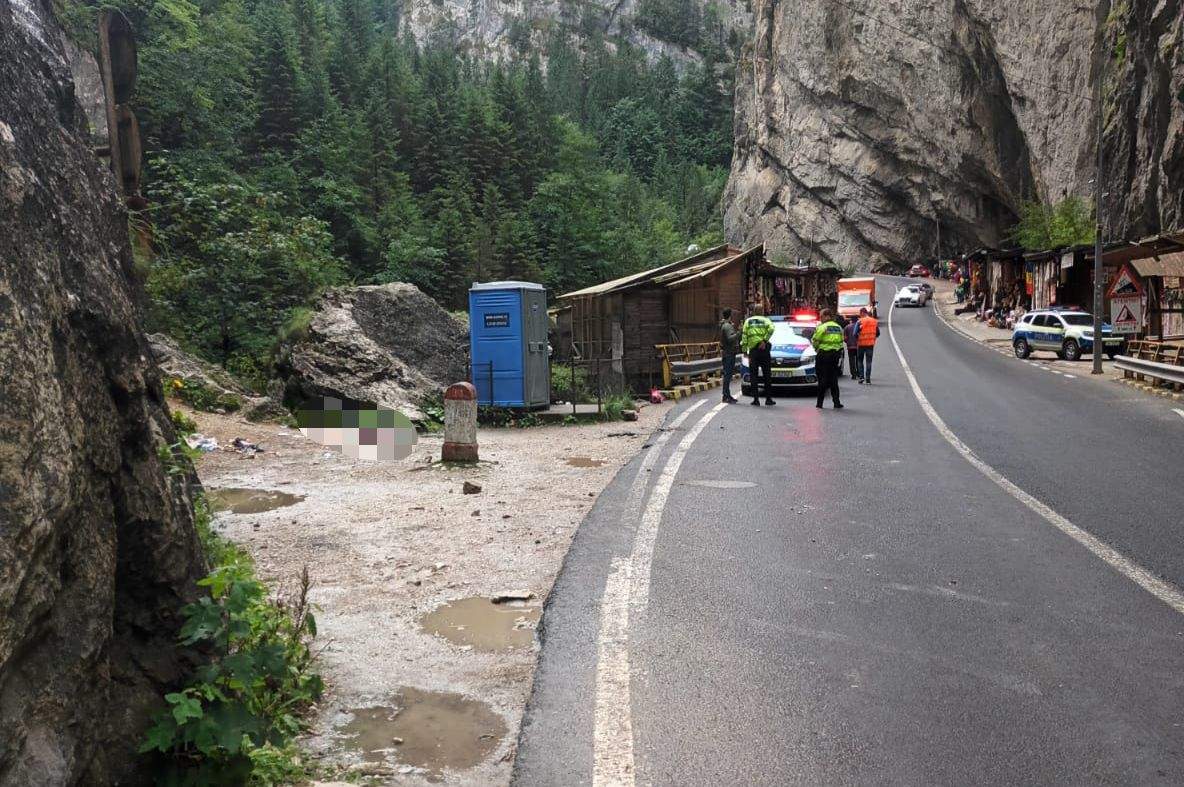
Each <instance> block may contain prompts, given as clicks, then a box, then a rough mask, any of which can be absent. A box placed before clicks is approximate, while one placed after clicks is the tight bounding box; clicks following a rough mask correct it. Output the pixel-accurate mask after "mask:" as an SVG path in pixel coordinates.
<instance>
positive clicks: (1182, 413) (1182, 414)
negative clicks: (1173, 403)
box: [1172, 407, 1184, 418]
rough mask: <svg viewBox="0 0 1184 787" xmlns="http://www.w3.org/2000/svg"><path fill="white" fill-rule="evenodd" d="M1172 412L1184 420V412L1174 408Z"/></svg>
mask: <svg viewBox="0 0 1184 787" xmlns="http://www.w3.org/2000/svg"><path fill="white" fill-rule="evenodd" d="M1172 412H1173V413H1175V414H1176V415H1178V416H1180V417H1181V418H1184V410H1181V409H1179V408H1177V407H1173V408H1172Z"/></svg>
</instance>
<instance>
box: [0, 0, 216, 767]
mask: <svg viewBox="0 0 1184 787" xmlns="http://www.w3.org/2000/svg"><path fill="white" fill-rule="evenodd" d="M48 6H49V3H48V0H46V2H44V3H42V2H41V0H16V2H0V372H2V375H0V785H75V784H86V785H92V784H94V785H103V784H113V783H122V784H129V783H131V784H134V783H142V782H146V781H148V778H149V777H148V775H147V774H143V773H139V772H138V768H139V767H141V766H142V760H141V759H140V758H139V757H137V756H136V753H135V752H136V746H137V744H138V743H139V741H140V739H141V736H142V734H143V730H144V728H145V726H146V723H147V721H148V719H149V717H150V716H151V714H152V712H153V711H154V709H155V708H156V707H157V706H158V704H159V703H160V696H161V693H162V691H166V690H168V689H169V688H170V687H174V686H176V685H177V683H178V681H179V680H180V679H181V677H182V676H183V674H184V673H185V672H186V671H187V669H188V667H189V666H190V665H187V664H186V663H185V661H184V660H183V656H182V654H181V653H180V652H179V651H178V649H177V647H176V635H177V632H178V630H179V626H180V623H181V620H180V615H179V610H180V608H181V606H182V605H183V604H185V603H187V602H188V601H190V600H192V599H193V598H195V597H196V594H197V590H198V589H197V587H196V584H195V582H196V580H197V579H198V578H199V577H200V576H201V575H202V573H203V572H204V570H205V566H204V560H203V558H202V555H201V548H200V545H199V542H198V539H197V535H196V533H195V531H194V527H193V520H192V507H191V504H190V501H189V497H188V492H187V489H186V486H187V484H188V483H189V482H190V480H191V478H192V476H191V475H189V474H187V473H184V472H182V473H175V474H170V473H169V472H168V470H169V469H170V468H176V467H181V468H182V469H183V468H184V460H183V459H180V458H177V459H174V458H172V457H171V456H170V453H169V446H170V445H171V444H173V443H174V442H175V441H176V436H175V435H174V433H173V430H172V425H171V423H170V421H169V417H168V412H167V410H166V409H165V402H164V397H163V395H162V390H161V386H160V381H159V376H158V372H157V369H156V365H155V364H154V363H153V361H152V353H151V351H150V350H149V347H148V342H147V341H146V340H145V338H144V334H143V333H142V332H141V329H140V324H139V318H140V315H139V313H138V311H137V306H136V300H135V298H133V297H132V289H131V288H132V285H131V282H132V281H133V278H132V255H131V250H130V248H129V246H128V233H127V218H126V214H125V213H124V211H123V209H122V208H121V206H120V204H119V202H118V199H117V198H116V196H115V193H114V188H115V180H114V178H113V177H112V175H111V173H110V171H109V170H108V168H107V166H106V165H105V164H104V163H103V162H101V161H100V160H98V159H97V158H96V157H95V156H94V154H93V153H92V152H91V149H90V145H89V139H88V132H87V124H86V121H85V119H84V117H83V114H82V111H81V110H80V108H79V105H78V102H77V100H76V98H75V94H74V86H73V83H72V80H71V75H70V69H69V66H68V64H67V62H66V60H65V59H64V57H63V52H62V48H61V37H60V30H59V29H58V26H57V25H56V23H55V22H54V20H53V18H52V15H51V13H50V12H49V10H48Z"/></svg>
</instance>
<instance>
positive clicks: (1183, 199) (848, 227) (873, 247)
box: [724, 0, 1184, 270]
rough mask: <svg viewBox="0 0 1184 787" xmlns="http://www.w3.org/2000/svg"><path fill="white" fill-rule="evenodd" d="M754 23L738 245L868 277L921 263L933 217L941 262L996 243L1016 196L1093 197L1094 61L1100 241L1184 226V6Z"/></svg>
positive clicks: (763, 9) (931, 4)
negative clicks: (877, 268) (1101, 120)
mask: <svg viewBox="0 0 1184 787" xmlns="http://www.w3.org/2000/svg"><path fill="white" fill-rule="evenodd" d="M754 16H755V19H754V34H753V39H752V42H751V44H750V45H749V46H747V47H746V49H745V51H744V54H743V56H742V58H741V62H740V65H739V66H738V68H737V71H736V81H737V90H736V115H735V140H736V141H735V150H734V158H733V162H732V171H731V177H730V179H729V183H728V187H727V190H726V193H725V198H724V207H725V226H726V229H727V234H728V238H729V240H730V241H732V242H735V243H741V244H750V243H754V242H757V241H764V242H765V243H767V244H768V245H769V246H770V247H771V248H772V249H773V250H774V251H775V252H776V253H780V254H783V255H785V256H787V257H790V258H794V257H805V258H808V259H813V260H830V261H834V262H838V263H844V264H846V263H851V264H854V265H855V266H856V267H858V268H861V269H864V270H866V269H868V268H870V267H872V266H874V265H876V264H877V263H881V262H908V261H915V260H916V259H919V258H924V257H931V256H933V255H934V253H935V252H936V250H937V245H936V243H937V234H938V223H939V222H940V233H941V245H942V251H943V253H944V254H947V255H949V254H955V253H958V252H963V251H967V250H970V249H972V248H974V247H977V246H983V245H988V246H997V245H999V244H1001V243H1003V242H1004V241H1005V240H1006V235H1007V233H1008V232H1009V230H1010V228H1011V227H1012V225H1013V224H1014V223H1015V219H1016V214H1017V212H1018V210H1019V208H1020V204H1021V202H1022V201H1023V200H1026V199H1041V200H1044V201H1048V202H1055V201H1058V200H1060V199H1061V198H1063V197H1064V196H1068V195H1078V196H1081V197H1084V198H1086V199H1087V200H1090V199H1092V193H1093V192H1092V186H1091V185H1090V183H1091V179H1092V178H1093V176H1094V171H1095V164H1094V162H1095V157H1096V145H1095V142H1094V140H1095V137H1096V126H1095V120H1094V118H1095V117H1096V116H1095V115H1094V102H1093V100H1092V97H1093V95H1094V88H1095V86H1096V84H1097V80H1098V79H1099V77H1100V76H1102V74H1103V68H1102V66H1103V65H1105V75H1104V83H1103V84H1104V86H1105V91H1106V99H1105V101H1104V106H1105V111H1106V115H1105V117H1106V127H1105V147H1104V151H1105V154H1106V159H1107V164H1106V168H1105V182H1106V183H1107V188H1108V189H1109V191H1110V194H1111V196H1110V197H1109V198H1108V201H1107V205H1106V209H1105V211H1104V214H1103V215H1104V217H1105V218H1106V220H1107V224H1108V227H1109V230H1108V237H1115V238H1124V237H1125V238H1131V239H1133V238H1137V237H1142V236H1144V235H1147V234H1151V233H1155V232H1159V231H1166V230H1170V229H1172V228H1175V227H1178V226H1181V225H1184V0H1156V1H1155V2H1136V3H1134V4H1133V5H1128V4H1126V3H1120V4H1116V5H1115V6H1114V7H1113V8H1112V7H1111V6H1110V5H1109V4H1100V5H1096V6H1095V5H1091V4H1079V3H1074V2H1069V0H1009V2H1006V3H999V2H997V1H996V0H858V2H857V1H856V0H802V1H801V2H795V3H792V4H791V3H787V2H784V0H755V6H754ZM931 44H932V45H931ZM1103 52H1104V53H1105V60H1104V62H1103V57H1102V55H1101V54H1100V53H1103Z"/></svg>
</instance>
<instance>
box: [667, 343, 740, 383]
mask: <svg viewBox="0 0 1184 787" xmlns="http://www.w3.org/2000/svg"><path fill="white" fill-rule="evenodd" d="M654 349H655V350H657V352H658V355H659V356H660V357H661V359H662V384H663V386H665V387H666V388H669V387H670V386H671V384H673V382H674V378H675V377H704V378H706V376H707V375H708V374H710V373H712V372H720V371H723V368H724V361H723V357H722V356H721V355H720V352H719V342H692V343H687V344H655V345H654Z"/></svg>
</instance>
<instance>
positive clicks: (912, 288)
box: [896, 284, 929, 306]
mask: <svg viewBox="0 0 1184 787" xmlns="http://www.w3.org/2000/svg"><path fill="white" fill-rule="evenodd" d="M927 300H929V296H928V295H927V294H926V293H925V290H923V289H921V287H920V286H919V285H916V284H910V285H908V286H907V287H901V288H900V290H899V291H897V293H896V305H897V306H924V305H925V302H926V301H927Z"/></svg>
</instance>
